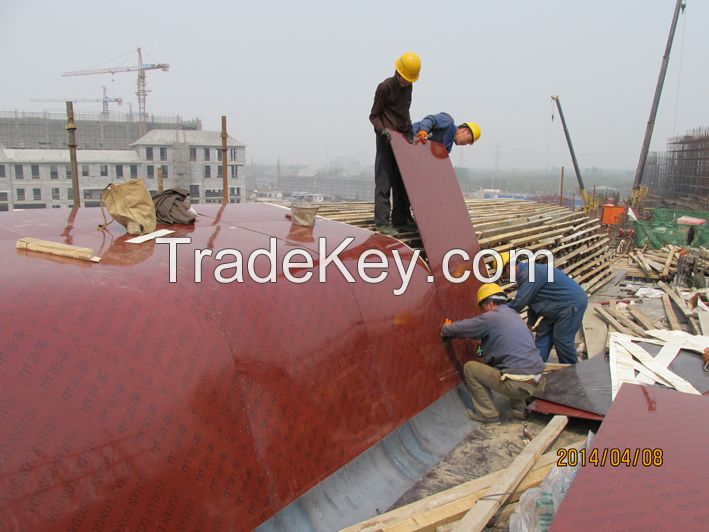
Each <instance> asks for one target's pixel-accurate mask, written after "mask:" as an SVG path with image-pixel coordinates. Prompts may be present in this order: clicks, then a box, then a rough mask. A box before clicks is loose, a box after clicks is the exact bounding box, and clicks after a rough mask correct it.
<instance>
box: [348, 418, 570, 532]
mask: <svg viewBox="0 0 709 532" xmlns="http://www.w3.org/2000/svg"><path fill="white" fill-rule="evenodd" d="M567 421H568V419H567V418H566V417H565V416H554V417H553V418H552V420H551V421H550V422H549V423H548V424H547V426H546V427H544V429H542V431H541V432H540V433H539V434H538V435H537V436H535V438H534V439H533V440H532V441H531V442H530V443H529V444H528V445H527V446H526V447H525V448H524V449H523V450H522V452H521V453H520V454H519V455H518V456H517V457H516V458H515V459H514V461H513V462H512V464H510V466H509V467H507V468H506V469H503V470H501V471H497V472H495V473H491V474H490V475H486V476H484V477H481V478H478V479H475V480H471V481H469V482H465V483H463V484H460V485H458V486H455V487H453V488H450V489H447V490H444V491H441V492H438V493H436V494H434V495H431V496H430V497H426V498H424V499H421V500H419V501H416V502H414V503H411V504H408V505H406V506H402V507H400V508H397V509H395V510H391V511H389V512H387V513H384V514H381V515H378V516H376V517H373V518H371V519H368V520H366V521H362V522H361V523H357V524H355V525H352V526H350V527H348V528H345V529H343V530H342V531H341V532H375V531H382V532H384V531H386V532H394V531H399V532H401V531H424V530H426V531H435V530H444V529H445V530H448V529H449V527H452V528H450V529H452V530H465V531H469V530H482V529H483V528H484V527H485V525H487V523H488V522H489V521H490V519H491V518H492V517H493V515H495V513H496V512H497V510H498V509H500V507H502V506H503V505H504V504H510V503H513V502H515V501H517V500H518V499H519V495H520V494H521V492H524V491H526V490H527V489H529V488H533V487H536V486H539V485H540V484H541V482H542V480H544V477H545V476H546V475H547V473H548V472H549V471H550V470H551V468H552V467H553V466H554V465H555V464H556V461H557V459H558V455H557V453H556V452H549V453H546V454H542V453H544V451H545V450H546V449H547V447H549V446H550V445H551V444H552V443H553V442H554V440H555V439H556V438H557V436H559V434H560V433H561V431H562V430H563V429H564V427H565V426H566V423H567ZM582 445H583V441H579V442H576V443H575V444H573V445H571V446H568V447H567V448H571V447H573V448H576V449H579V448H581V447H582Z"/></svg>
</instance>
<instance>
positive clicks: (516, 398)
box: [463, 362, 544, 417]
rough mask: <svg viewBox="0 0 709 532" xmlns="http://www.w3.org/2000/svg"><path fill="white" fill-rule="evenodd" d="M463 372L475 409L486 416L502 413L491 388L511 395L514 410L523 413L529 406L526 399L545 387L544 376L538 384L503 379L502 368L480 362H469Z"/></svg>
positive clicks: (508, 395) (495, 415) (496, 415)
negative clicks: (496, 405) (496, 404)
mask: <svg viewBox="0 0 709 532" xmlns="http://www.w3.org/2000/svg"><path fill="white" fill-rule="evenodd" d="M463 373H464V374H465V385H466V386H467V388H468V391H469V392H470V396H471V398H472V400H473V406H474V407H475V411H476V412H477V413H478V414H480V415H481V416H484V417H498V416H499V415H500V413H499V412H498V411H497V408H496V407H495V403H494V402H493V401H492V391H491V390H495V391H496V392H498V393H501V394H502V395H506V396H507V397H509V398H510V399H511V401H510V402H511V405H512V410H513V411H515V412H518V413H520V414H523V413H524V411H525V409H526V407H527V405H526V403H525V401H524V400H525V399H526V398H527V397H529V396H531V395H534V394H535V393H537V392H539V391H542V390H543V389H544V377H542V380H541V381H540V382H539V383H537V384H535V383H529V382H520V381H514V380H511V379H505V380H502V373H501V372H500V370H498V369H495V368H493V367H492V366H488V365H487V364H482V363H480V362H467V363H466V364H465V366H464V367H463Z"/></svg>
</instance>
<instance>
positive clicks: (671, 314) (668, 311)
mask: <svg viewBox="0 0 709 532" xmlns="http://www.w3.org/2000/svg"><path fill="white" fill-rule="evenodd" d="M662 306H663V307H664V308H665V315H666V316H667V321H668V322H669V323H670V329H672V330H673V331H681V330H682V327H680V324H679V321H677V315H676V314H675V311H674V309H673V308H672V301H671V300H670V296H668V295H667V294H662Z"/></svg>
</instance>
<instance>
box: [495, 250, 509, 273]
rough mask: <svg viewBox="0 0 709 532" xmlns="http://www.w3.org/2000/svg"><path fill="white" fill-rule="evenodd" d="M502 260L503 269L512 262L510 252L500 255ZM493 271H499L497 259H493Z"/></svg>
mask: <svg viewBox="0 0 709 532" xmlns="http://www.w3.org/2000/svg"><path fill="white" fill-rule="evenodd" d="M500 258H501V259H502V267H503V268H504V267H505V266H507V264H509V262H510V253H509V251H503V252H502V253H500ZM492 269H493V270H495V271H497V260H496V259H492Z"/></svg>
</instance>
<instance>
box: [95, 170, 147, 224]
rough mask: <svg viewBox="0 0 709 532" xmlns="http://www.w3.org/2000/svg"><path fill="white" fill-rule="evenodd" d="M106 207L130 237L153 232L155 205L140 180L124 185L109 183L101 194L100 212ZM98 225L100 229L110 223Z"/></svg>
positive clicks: (104, 217) (104, 216)
mask: <svg viewBox="0 0 709 532" xmlns="http://www.w3.org/2000/svg"><path fill="white" fill-rule="evenodd" d="M104 205H105V206H106V208H107V209H108V212H109V213H110V214H111V216H112V217H113V219H114V220H116V221H117V222H118V223H119V224H121V225H122V226H123V227H125V228H126V229H127V230H128V233H129V234H131V235H143V234H145V233H152V232H153V231H155V224H156V221H155V205H154V204H153V198H152V197H151V196H150V192H149V191H148V189H147V187H146V186H145V182H144V181H143V180H142V179H131V180H130V181H126V182H125V183H111V184H110V185H108V186H107V187H106V188H105V189H104V190H103V192H102V193H101V210H102V212H103V206H104ZM103 219H104V223H103V224H99V228H100V229H105V227H106V226H107V225H108V224H110V223H111V222H108V223H105V222H106V214H105V213H104V214H103Z"/></svg>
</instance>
